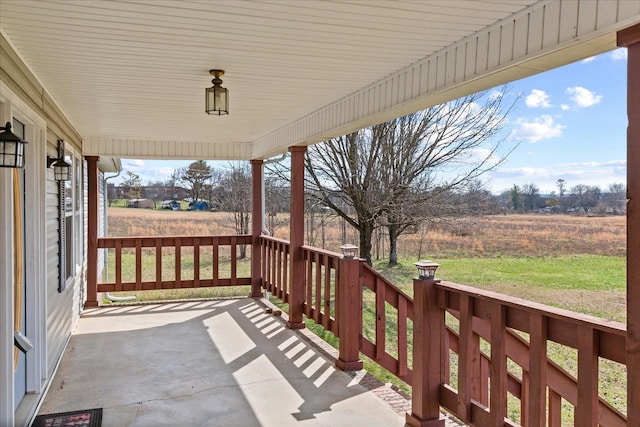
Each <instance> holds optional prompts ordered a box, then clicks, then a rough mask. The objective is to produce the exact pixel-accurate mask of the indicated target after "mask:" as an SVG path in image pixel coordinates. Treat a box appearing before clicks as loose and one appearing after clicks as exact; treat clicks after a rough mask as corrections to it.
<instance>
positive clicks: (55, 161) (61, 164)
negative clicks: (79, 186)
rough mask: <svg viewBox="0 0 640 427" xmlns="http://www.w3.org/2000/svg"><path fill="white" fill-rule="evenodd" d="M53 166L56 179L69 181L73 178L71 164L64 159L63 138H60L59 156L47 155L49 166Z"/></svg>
mask: <svg viewBox="0 0 640 427" xmlns="http://www.w3.org/2000/svg"><path fill="white" fill-rule="evenodd" d="M51 166H53V177H54V179H55V180H56V181H69V179H71V165H70V164H69V163H67V161H66V160H65V159H64V146H63V145H62V140H61V139H59V140H58V157H50V156H47V167H48V168H50V167H51Z"/></svg>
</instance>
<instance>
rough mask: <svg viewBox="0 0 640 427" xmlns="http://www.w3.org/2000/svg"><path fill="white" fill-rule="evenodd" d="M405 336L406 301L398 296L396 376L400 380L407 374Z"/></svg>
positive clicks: (406, 344) (407, 359)
mask: <svg viewBox="0 0 640 427" xmlns="http://www.w3.org/2000/svg"><path fill="white" fill-rule="evenodd" d="M361 318H362V316H361ZM407 334H408V330H407V299H406V298H405V297H404V296H402V295H400V294H398V376H399V377H401V378H402V377H404V376H406V375H408V374H409V366H408V365H409V356H408V348H407V347H408V343H407V341H408V338H407Z"/></svg>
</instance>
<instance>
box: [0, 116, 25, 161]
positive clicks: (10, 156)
mask: <svg viewBox="0 0 640 427" xmlns="http://www.w3.org/2000/svg"><path fill="white" fill-rule="evenodd" d="M0 131H2V132H0V168H23V167H24V147H25V145H26V144H27V141H23V140H22V139H20V137H18V136H17V135H15V134H14V133H13V132H11V123H9V122H7V124H6V125H5V126H4V127H2V126H0Z"/></svg>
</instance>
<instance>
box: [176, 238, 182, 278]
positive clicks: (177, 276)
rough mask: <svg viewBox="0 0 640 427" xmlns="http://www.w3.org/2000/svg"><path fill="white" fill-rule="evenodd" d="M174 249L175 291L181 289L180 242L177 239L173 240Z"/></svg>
mask: <svg viewBox="0 0 640 427" xmlns="http://www.w3.org/2000/svg"><path fill="white" fill-rule="evenodd" d="M175 248H176V254H175V259H176V282H175V283H176V285H175V287H176V289H178V288H181V287H182V240H180V238H179V237H176V238H175Z"/></svg>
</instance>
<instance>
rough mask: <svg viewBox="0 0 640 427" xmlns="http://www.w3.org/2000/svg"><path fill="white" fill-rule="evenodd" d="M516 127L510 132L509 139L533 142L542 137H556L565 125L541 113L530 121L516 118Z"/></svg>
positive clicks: (540, 139) (560, 133) (560, 134)
mask: <svg viewBox="0 0 640 427" xmlns="http://www.w3.org/2000/svg"><path fill="white" fill-rule="evenodd" d="M516 125H517V128H516V129H514V130H513V131H512V132H511V135H509V139H512V140H516V141H526V142H530V143H535V142H539V141H542V140H543V139H550V138H558V137H560V136H562V130H563V129H564V128H565V126H563V125H561V124H558V123H555V121H554V120H553V117H551V116H549V115H542V116H540V117H536V118H534V119H533V120H531V121H527V120H525V119H522V118H520V119H518V120H516Z"/></svg>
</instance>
